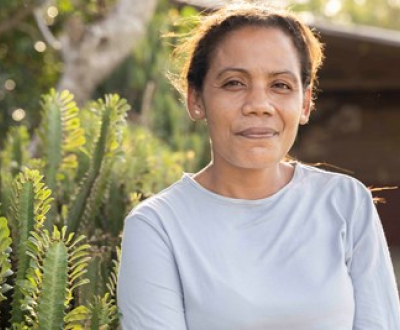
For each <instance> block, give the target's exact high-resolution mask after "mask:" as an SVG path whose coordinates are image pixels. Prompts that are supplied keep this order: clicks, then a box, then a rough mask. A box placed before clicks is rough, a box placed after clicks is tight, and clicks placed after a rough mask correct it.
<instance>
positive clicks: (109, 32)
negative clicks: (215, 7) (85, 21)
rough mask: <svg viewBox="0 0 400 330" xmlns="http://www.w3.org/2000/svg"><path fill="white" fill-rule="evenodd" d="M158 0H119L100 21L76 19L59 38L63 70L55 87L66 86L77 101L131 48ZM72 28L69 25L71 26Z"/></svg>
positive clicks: (144, 27) (125, 55)
mask: <svg viewBox="0 0 400 330" xmlns="http://www.w3.org/2000/svg"><path fill="white" fill-rule="evenodd" d="M156 4H157V0H146V1H143V0H119V1H118V2H117V3H116V5H115V7H114V9H113V10H112V11H110V13H109V14H108V15H107V16H106V17H105V18H104V19H102V20H101V21H99V22H96V23H94V24H91V25H88V26H84V25H82V24H79V22H77V21H76V20H75V23H78V24H75V27H74V28H72V31H73V30H78V33H72V31H71V32H70V33H66V34H64V35H63V36H62V37H61V38H60V40H61V42H62V49H61V53H62V56H63V59H64V74H63V76H62V77H61V79H60V81H59V84H58V89H59V90H62V89H68V90H69V91H70V92H71V93H72V94H74V95H75V100H76V102H77V103H78V104H82V103H84V102H85V101H86V100H88V99H89V98H90V96H91V94H92V92H93V90H94V89H95V88H96V87H97V85H98V84H99V83H100V82H101V81H102V80H103V79H105V78H106V77H107V76H108V75H109V74H110V73H111V72H112V71H113V70H114V69H115V68H116V67H117V65H119V64H120V63H121V62H122V61H123V60H124V59H125V58H126V57H127V56H128V55H129V54H130V52H131V51H132V49H133V47H134V45H135V44H137V43H138V41H139V40H140V39H141V37H143V35H144V34H145V31H146V24H147V22H148V20H149V19H150V18H151V17H152V15H153V14H154V11H155V7H156ZM70 30H71V29H70Z"/></svg>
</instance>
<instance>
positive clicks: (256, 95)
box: [243, 86, 275, 116]
mask: <svg viewBox="0 0 400 330" xmlns="http://www.w3.org/2000/svg"><path fill="white" fill-rule="evenodd" d="M274 113H275V107H274V106H273V104H272V103H271V99H270V96H268V92H267V89H266V88H265V87H264V86H254V87H253V88H252V89H251V90H250V92H249V93H248V95H247V98H246V100H245V103H244V105H243V114H244V115H245V116H248V115H269V116H271V115H273V114H274Z"/></svg>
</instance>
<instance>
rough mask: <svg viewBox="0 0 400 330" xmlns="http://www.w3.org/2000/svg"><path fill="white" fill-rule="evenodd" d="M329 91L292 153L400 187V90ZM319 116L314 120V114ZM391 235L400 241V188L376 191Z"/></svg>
mask: <svg viewBox="0 0 400 330" xmlns="http://www.w3.org/2000/svg"><path fill="white" fill-rule="evenodd" d="M396 94H398V93H329V94H326V95H323V96H321V97H320V99H319V100H318V101H317V103H316V107H317V109H318V110H317V112H316V113H315V116H314V118H313V116H312V117H311V120H310V124H309V125H308V127H302V128H301V131H300V132H299V138H298V141H297V142H296V144H295V147H294V148H293V150H292V153H291V154H292V156H294V157H296V158H298V159H299V160H302V161H305V162H310V163H319V162H321V163H328V164H332V165H334V166H336V167H338V168H340V169H338V168H336V169H335V168H332V170H337V171H339V172H344V173H348V174H350V175H352V176H354V177H356V178H358V179H359V180H361V181H362V182H363V183H364V184H366V185H367V186H374V187H394V186H399V187H400V94H399V96H397V95H396ZM313 119H314V120H313ZM375 195H376V196H378V197H383V198H385V199H386V200H387V203H386V204H379V205H378V212H379V213H380V216H381V219H382V222H383V225H384V228H385V231H386V235H387V238H388V241H389V243H390V244H391V245H393V246H399V247H400V190H399V189H394V190H385V191H381V192H376V193H375Z"/></svg>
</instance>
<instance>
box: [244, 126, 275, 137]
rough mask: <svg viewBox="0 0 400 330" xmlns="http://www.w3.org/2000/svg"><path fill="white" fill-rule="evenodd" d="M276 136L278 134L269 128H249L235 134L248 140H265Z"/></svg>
mask: <svg viewBox="0 0 400 330" xmlns="http://www.w3.org/2000/svg"><path fill="white" fill-rule="evenodd" d="M278 134H279V132H278V131H277V130H275V129H273V128H271V127H249V128H246V129H244V130H241V131H239V132H237V133H236V135H239V136H243V137H245V138H249V139H267V138H272V137H274V136H277V135H278Z"/></svg>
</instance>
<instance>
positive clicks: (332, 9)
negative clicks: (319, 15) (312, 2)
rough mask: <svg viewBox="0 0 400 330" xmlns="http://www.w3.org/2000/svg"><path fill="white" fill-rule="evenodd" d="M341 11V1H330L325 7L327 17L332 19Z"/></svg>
mask: <svg viewBox="0 0 400 330" xmlns="http://www.w3.org/2000/svg"><path fill="white" fill-rule="evenodd" d="M340 9H342V1H341V0H329V1H328V2H327V4H326V5H325V8H324V12H325V15H326V16H329V17H332V16H335V15H336V14H337V13H338V12H339V11H340Z"/></svg>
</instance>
